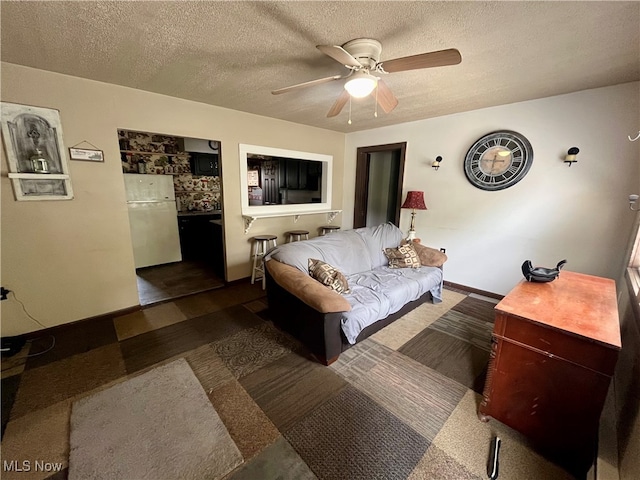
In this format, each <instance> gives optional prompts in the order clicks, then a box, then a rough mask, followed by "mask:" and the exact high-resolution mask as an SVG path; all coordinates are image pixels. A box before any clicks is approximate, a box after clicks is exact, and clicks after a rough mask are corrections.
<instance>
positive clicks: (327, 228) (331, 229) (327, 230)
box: [320, 225, 340, 235]
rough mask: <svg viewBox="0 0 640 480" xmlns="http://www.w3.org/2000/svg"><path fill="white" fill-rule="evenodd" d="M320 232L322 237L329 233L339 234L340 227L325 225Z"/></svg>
mask: <svg viewBox="0 0 640 480" xmlns="http://www.w3.org/2000/svg"><path fill="white" fill-rule="evenodd" d="M320 230H321V232H320V235H326V234H327V233H331V232H337V231H338V230H340V227H338V226H336V225H323V226H321V227H320Z"/></svg>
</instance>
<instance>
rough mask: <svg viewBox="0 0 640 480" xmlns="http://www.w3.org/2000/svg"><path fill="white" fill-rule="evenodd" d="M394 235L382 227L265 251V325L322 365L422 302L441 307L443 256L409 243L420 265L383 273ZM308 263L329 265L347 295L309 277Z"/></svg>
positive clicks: (394, 247)
mask: <svg viewBox="0 0 640 480" xmlns="http://www.w3.org/2000/svg"><path fill="white" fill-rule="evenodd" d="M402 237H403V234H402V231H401V230H400V229H399V228H398V227H396V226H395V225H393V224H391V223H387V224H383V225H379V226H376V227H366V228H359V229H355V230H344V231H338V232H334V233H330V234H328V235H325V236H320V237H316V238H313V239H311V240H304V241H301V242H293V243H287V244H284V245H280V246H278V247H276V248H274V249H272V250H271V251H270V252H268V254H267V255H266V256H265V265H266V268H265V275H266V283H267V298H268V301H269V309H270V312H271V317H272V319H273V322H274V323H275V324H276V326H278V327H279V328H281V329H283V330H285V331H287V332H289V333H290V334H292V335H293V336H294V337H296V338H297V339H299V340H300V341H301V342H302V343H303V344H305V345H306V346H307V347H308V348H309V349H310V350H311V352H312V353H313V354H314V355H315V357H316V358H317V359H318V360H319V361H320V362H321V363H323V364H325V365H329V364H331V363H333V362H334V361H335V360H337V358H338V356H339V355H340V353H341V352H343V351H344V350H346V349H347V348H349V347H350V346H352V345H354V344H356V343H357V342H359V341H361V340H363V339H365V338H367V337H369V336H370V335H372V334H373V333H375V332H377V331H378V330H380V329H382V328H384V327H385V326H387V325H389V324H390V323H391V322H393V321H394V320H396V319H398V318H400V317H401V316H403V315H405V314H406V313H407V312H409V311H411V310H412V309H414V308H416V307H417V306H419V305H421V304H422V303H423V302H425V301H426V300H429V301H431V302H433V303H439V302H441V301H442V298H441V295H442V282H443V271H442V263H444V261H445V260H446V256H445V255H444V254H442V253H440V252H438V251H437V250H434V249H427V247H423V246H421V245H419V244H411V247H410V248H411V250H413V251H415V252H418V253H419V254H420V255H419V259H420V262H419V263H418V264H417V265H415V264H414V265H412V267H413V268H411V267H407V268H391V267H390V266H389V262H390V260H389V258H388V256H387V255H389V254H390V252H396V253H397V251H398V247H399V246H400V245H401V244H402V243H403V242H404V241H403V238H402ZM385 249H390V250H385ZM405 250H406V249H405ZM402 251H404V250H402ZM434 254H435V255H434ZM411 255H412V256H413V257H414V259H415V256H414V254H413V253H412V254H411ZM425 257H428V260H427V261H425ZM310 259H311V260H312V261H313V262H316V261H318V260H319V261H320V262H319V263H320V264H327V265H329V266H330V267H334V269H335V270H337V271H338V273H337V275H338V276H340V278H343V279H344V280H346V283H347V284H348V291H345V292H342V293H338V291H336V290H332V289H330V288H329V287H327V286H326V285H325V284H323V283H321V282H319V281H318V280H316V279H314V278H313V277H312V276H310V274H309V268H310ZM341 274H343V275H344V277H342V276H341ZM338 290H340V289H338Z"/></svg>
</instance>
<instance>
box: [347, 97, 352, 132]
mask: <svg viewBox="0 0 640 480" xmlns="http://www.w3.org/2000/svg"><path fill="white" fill-rule="evenodd" d="M347 123H348V124H349V125H351V95H349V121H348V122H347Z"/></svg>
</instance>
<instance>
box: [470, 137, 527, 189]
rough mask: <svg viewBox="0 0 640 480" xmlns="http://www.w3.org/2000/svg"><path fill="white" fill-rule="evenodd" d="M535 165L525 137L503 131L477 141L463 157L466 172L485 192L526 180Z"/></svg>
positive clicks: (471, 180)
mask: <svg viewBox="0 0 640 480" xmlns="http://www.w3.org/2000/svg"><path fill="white" fill-rule="evenodd" d="M532 163H533V148H531V144H530V143H529V140H527V139H526V138H525V137H524V135H521V134H519V133H518V132H513V131H511V130H501V131H498V132H493V133H489V134H487V135H485V136H484V137H482V138H480V139H478V140H477V141H476V142H475V143H474V144H473V145H472V146H471V148H470V149H469V151H468V152H467V155H466V156H465V157H464V173H465V175H466V176H467V179H468V180H469V182H471V184H472V185H473V186H474V187H478V188H480V189H482V190H491V191H493V190H502V189H505V188H509V187H511V186H513V185H515V184H516V183H518V182H519V181H520V180H522V179H523V178H524V176H525V175H526V174H527V172H528V171H529V169H530V168H531V164H532Z"/></svg>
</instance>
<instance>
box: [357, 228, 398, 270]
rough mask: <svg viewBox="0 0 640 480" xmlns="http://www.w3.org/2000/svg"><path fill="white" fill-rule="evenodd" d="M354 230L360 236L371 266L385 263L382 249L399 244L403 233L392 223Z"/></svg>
mask: <svg viewBox="0 0 640 480" xmlns="http://www.w3.org/2000/svg"><path fill="white" fill-rule="evenodd" d="M355 232H356V233H357V234H358V235H360V236H361V237H362V239H363V240H364V243H365V245H366V247H367V252H368V253H369V257H370V258H371V266H372V268H378V267H383V266H386V265H387V257H385V255H384V253H383V250H384V249H385V248H395V247H397V246H398V245H400V242H401V241H402V237H403V233H402V230H400V229H399V228H398V227H396V226H395V225H394V224H393V223H383V224H382V225H377V226H375V227H365V228H357V229H356V230H355Z"/></svg>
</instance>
